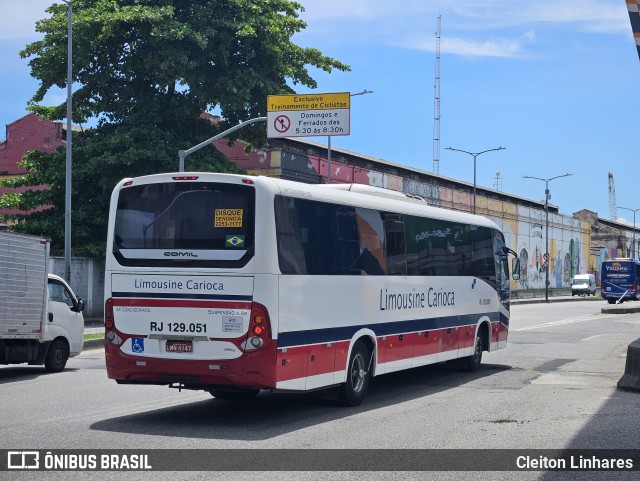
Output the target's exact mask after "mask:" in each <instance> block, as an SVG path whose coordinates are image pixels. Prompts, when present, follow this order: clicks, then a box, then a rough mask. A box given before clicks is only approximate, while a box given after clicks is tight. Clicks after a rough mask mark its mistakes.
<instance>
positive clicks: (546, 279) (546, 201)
mask: <svg viewBox="0 0 640 481" xmlns="http://www.w3.org/2000/svg"><path fill="white" fill-rule="evenodd" d="M570 175H571V174H562V175H556V176H555V177H551V178H550V179H541V178H540V177H532V176H529V175H524V176H522V178H523V179H536V180H541V181H542V182H544V183H545V189H544V212H545V218H546V219H545V223H546V229H545V232H546V234H545V236H546V239H545V251H544V252H545V254H546V255H547V256H548V257H549V259H545V260H546V262H547V266H546V267H545V269H544V300H545V302H549V261H551V255H550V254H549V199H550V198H551V193H550V192H549V182H551V181H552V180H553V179H558V178H560V177H568V176H570Z"/></svg>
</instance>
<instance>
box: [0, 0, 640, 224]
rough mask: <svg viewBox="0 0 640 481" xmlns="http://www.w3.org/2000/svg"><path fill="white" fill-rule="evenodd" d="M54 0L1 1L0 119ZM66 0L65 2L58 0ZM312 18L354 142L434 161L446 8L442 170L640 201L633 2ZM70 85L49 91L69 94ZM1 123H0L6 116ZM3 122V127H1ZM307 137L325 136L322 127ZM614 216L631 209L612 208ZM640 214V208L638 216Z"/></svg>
mask: <svg viewBox="0 0 640 481" xmlns="http://www.w3.org/2000/svg"><path fill="white" fill-rule="evenodd" d="M51 3H54V2H53V1H52V0H28V1H20V2H18V1H15V0H0V8H1V11H2V12H3V17H4V18H3V20H4V21H3V26H2V29H0V72H2V75H1V76H0V124H2V125H6V124H8V123H11V122H12V121H14V120H16V119H18V118H20V117H22V116H23V115H25V114H26V113H27V112H26V106H27V101H28V99H29V98H30V97H31V96H32V95H33V93H34V92H35V90H36V88H37V86H38V84H37V82H36V81H35V80H34V79H33V78H31V76H30V70H29V68H28V65H27V63H28V61H27V60H22V59H20V57H19V55H18V52H19V50H21V49H22V48H23V47H24V46H25V45H26V44H27V43H28V42H31V41H33V40H36V39H38V38H39V37H38V34H37V33H36V32H35V21H36V20H38V19H40V18H43V17H44V16H45V15H46V13H45V12H44V9H45V8H46V7H47V6H48V5H50V4H51ZM58 3H59V2H58ZM299 3H301V4H302V5H303V6H304V7H305V11H304V12H302V13H301V18H302V19H304V20H305V21H306V22H307V28H306V29H305V30H304V31H302V32H301V33H299V34H296V35H295V36H294V38H293V40H294V42H295V43H297V44H299V45H301V46H305V47H315V48H318V49H320V50H321V51H322V52H323V53H324V54H325V55H328V56H330V57H333V58H336V59H338V60H340V61H342V62H344V63H346V64H348V65H350V66H351V71H350V72H340V71H334V72H332V73H330V74H327V73H325V72H322V71H318V70H315V69H312V70H311V72H312V76H313V77H314V78H315V79H316V80H317V82H318V88H317V89H316V90H313V91H312V90H310V89H307V88H300V86H297V87H296V86H294V88H296V91H297V92H298V93H332V92H351V93H358V92H362V91H363V90H371V91H373V93H372V94H369V95H361V96H356V97H352V99H351V112H350V115H351V125H350V135H349V136H336V137H333V138H332V141H331V144H332V147H333V148H338V149H346V150H349V151H352V152H355V153H359V154H365V155H368V156H372V157H377V158H380V159H384V160H386V161H389V162H393V163H396V164H400V165H406V166H409V167H413V168H417V169H421V170H424V171H427V172H434V164H433V158H434V142H433V136H434V134H433V132H434V83H435V68H436V55H435V50H436V36H435V32H436V23H437V18H438V16H440V17H441V44H440V54H441V55H440V57H441V58H440V118H441V120H440V167H439V173H440V175H443V176H445V177H449V178H452V179H456V180H460V181H463V182H468V183H473V170H474V169H473V157H471V156H470V155H467V154H464V153H460V152H454V151H449V150H446V147H453V148H456V149H461V150H466V151H469V152H480V151H483V150H488V149H492V148H497V147H505V150H501V151H495V152H487V153H485V154H482V155H480V156H478V157H477V162H476V183H477V185H478V186H481V187H486V188H491V189H494V188H496V185H497V184H496V177H497V173H498V172H499V179H500V181H499V184H498V188H499V190H501V191H504V192H507V193H509V194H513V195H517V196H521V197H524V198H527V199H531V200H536V201H540V200H544V189H545V183H544V182H542V181H540V180H536V179H524V178H523V176H525V175H528V176H533V177H539V178H543V179H544V178H546V179H549V178H552V177H555V176H558V175H563V174H566V173H570V174H571V176H569V177H562V178H558V179H555V180H552V181H551V182H550V183H549V190H550V192H551V200H550V203H551V204H553V205H556V206H558V207H559V209H560V212H561V213H562V214H565V215H569V216H570V215H571V214H572V213H573V212H576V211H578V210H581V209H589V210H592V211H595V212H597V213H598V215H599V216H600V217H601V218H604V219H610V218H611V217H610V209H609V188H608V172H612V173H613V175H614V182H615V193H616V204H617V205H618V206H623V207H627V208H630V209H640V195H638V187H637V186H636V187H634V182H637V180H638V170H639V169H638V165H639V164H640V162H639V161H640V158H639V157H640V156H639V155H638V145H639V142H638V138H639V136H638V133H637V132H638V122H639V114H640V95H639V94H638V90H639V89H638V86H639V84H640V60H639V59H638V54H637V51H636V48H635V43H634V40H633V37H632V32H631V26H630V23H629V16H628V13H627V8H626V4H625V0H537V1H535V2H531V1H522V0H485V1H482V2H478V1H477V0H441V1H437V0H430V1H428V2H427V1H424V0H403V1H389V0H340V1H337V0H299ZM65 95H66V93H65V91H63V90H60V91H56V92H52V93H51V94H49V95H48V96H47V97H46V99H45V100H46V102H45V103H47V102H48V103H49V104H51V105H53V104H58V103H61V102H63V101H64V98H65ZM0 128H1V127H0ZM4 137H5V133H4V131H3V130H2V131H0V139H4ZM311 140H314V141H316V142H321V143H326V141H327V138H326V137H314V138H312V139H311ZM617 214H618V218H619V219H618V220H619V221H620V222H628V223H632V219H633V213H632V212H630V211H628V210H624V209H618V212H617ZM636 224H637V225H640V210H638V212H637V214H636Z"/></svg>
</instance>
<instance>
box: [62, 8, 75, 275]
mask: <svg viewBox="0 0 640 481" xmlns="http://www.w3.org/2000/svg"><path fill="white" fill-rule="evenodd" d="M62 1H63V2H64V3H66V4H67V159H66V163H65V184H64V186H65V187H64V188H65V193H64V278H65V279H66V280H67V282H71V141H72V139H71V137H72V133H71V128H72V122H71V117H72V112H71V95H72V92H71V84H72V82H73V78H72V76H73V57H72V55H71V53H72V52H71V48H72V45H73V39H72V28H71V24H72V22H71V20H72V15H73V13H72V7H73V2H74V0H62Z"/></svg>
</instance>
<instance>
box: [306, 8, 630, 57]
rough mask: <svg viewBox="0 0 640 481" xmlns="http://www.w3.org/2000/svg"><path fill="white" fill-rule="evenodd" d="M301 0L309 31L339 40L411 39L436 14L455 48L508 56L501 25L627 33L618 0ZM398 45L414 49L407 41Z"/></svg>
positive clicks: (510, 47) (510, 50) (511, 45)
mask: <svg viewBox="0 0 640 481" xmlns="http://www.w3.org/2000/svg"><path fill="white" fill-rule="evenodd" d="M299 1H300V0H299ZM301 3H302V4H303V5H304V6H305V8H306V11H305V12H304V13H303V14H302V18H303V19H304V20H306V21H307V22H308V24H309V27H308V29H309V31H310V33H315V34H320V35H322V32H326V31H327V28H331V29H332V31H333V34H334V35H337V36H338V37H339V36H341V35H342V36H344V37H345V39H346V40H345V41H348V39H351V38H353V37H355V36H356V35H357V34H358V33H360V35H361V36H364V37H367V36H368V37H370V38H373V34H375V38H377V39H379V40H382V41H383V42H385V43H392V44H394V45H402V44H403V42H399V41H398V39H397V38H392V37H393V36H394V35H397V32H399V31H400V32H403V34H405V35H406V37H407V38H410V39H412V40H415V38H416V37H417V36H419V35H425V36H426V35H428V34H429V33H432V32H434V31H435V19H436V17H437V16H438V15H442V24H443V37H442V38H443V43H444V39H445V37H447V36H450V37H452V40H451V42H450V43H451V44H452V45H453V44H457V45H458V46H457V48H458V49H464V50H465V51H467V52H488V53H490V54H491V55H498V56H514V55H515V54H516V53H517V51H518V46H517V43H518V42H517V41H509V40H491V39H494V38H496V37H504V36H505V35H504V33H502V34H501V32H502V31H504V29H511V31H513V30H514V29H515V30H519V31H523V32H527V34H524V35H529V38H528V41H534V40H535V35H534V34H533V32H534V31H535V30H537V28H538V27H540V26H549V27H552V28H554V27H556V28H561V29H562V30H563V32H564V33H571V32H587V33H608V34H615V35H618V34H625V35H628V32H629V25H628V24H629V19H628V15H627V12H626V8H625V5H624V3H623V2H621V0H538V1H536V2H531V1H524V0H487V1H483V2H478V1H476V0H441V1H439V2H424V1H418V0H406V1H403V2H402V3H401V5H399V4H398V3H396V2H389V1H388V0H384V1H383V0H350V1H344V0H323V1H322V2H320V1H315V0H301ZM470 32H474V33H477V32H486V36H487V39H485V40H482V41H479V42H478V43H475V42H469V43H464V42H461V41H460V40H459V39H462V38H465V37H468V34H469V33H470ZM456 37H458V38H459V39H456ZM379 40H378V41H379ZM374 41H375V40H374ZM404 44H405V46H406V47H407V48H414V47H413V46H412V45H411V44H410V43H409V42H404ZM491 52H493V53H491Z"/></svg>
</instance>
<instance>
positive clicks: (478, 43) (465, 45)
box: [391, 35, 527, 58]
mask: <svg viewBox="0 0 640 481" xmlns="http://www.w3.org/2000/svg"><path fill="white" fill-rule="evenodd" d="M526 38H527V36H526V35H525V39H526ZM391 43H392V44H393V45H396V46H400V47H405V48H410V49H413V50H422V51H425V52H434V51H435V37H432V36H425V35H418V36H414V37H412V38H409V39H404V40H402V41H395V42H391ZM440 51H441V52H442V53H448V54H453V55H462V56H464V57H502V58H516V57H523V56H525V54H524V50H523V42H521V41H519V40H513V39H508V38H492V39H489V40H471V39H466V38H460V37H442V38H441V43H440Z"/></svg>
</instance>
